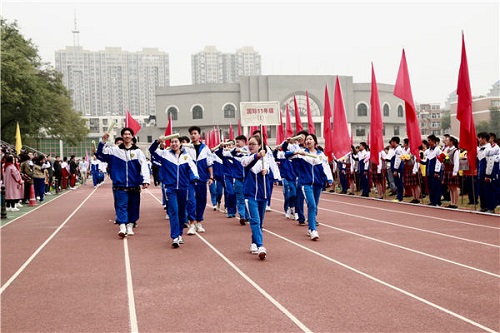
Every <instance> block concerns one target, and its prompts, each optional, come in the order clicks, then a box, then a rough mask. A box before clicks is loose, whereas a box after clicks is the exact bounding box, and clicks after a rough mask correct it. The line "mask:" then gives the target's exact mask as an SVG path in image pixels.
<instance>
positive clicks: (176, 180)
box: [149, 138, 198, 248]
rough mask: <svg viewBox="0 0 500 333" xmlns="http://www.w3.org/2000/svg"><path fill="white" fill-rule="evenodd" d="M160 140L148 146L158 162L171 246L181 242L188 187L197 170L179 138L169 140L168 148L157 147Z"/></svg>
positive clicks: (195, 176)
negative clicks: (163, 187)
mask: <svg viewBox="0 0 500 333" xmlns="http://www.w3.org/2000/svg"><path fill="white" fill-rule="evenodd" d="M159 144H160V142H159V141H155V142H153V144H152V145H151V147H149V152H150V153H151V156H153V157H154V159H155V160H156V161H158V162H160V164H161V166H160V170H159V173H160V178H161V180H162V183H163V185H164V186H165V195H166V196H167V198H168V200H167V203H168V210H167V211H168V216H169V220H170V237H171V238H172V247H174V248H178V247H179V245H180V244H183V243H184V241H183V239H182V230H183V228H184V221H185V214H186V204H187V200H188V189H189V186H190V184H191V183H193V182H194V181H196V180H197V179H198V170H197V168H196V165H195V164H194V162H193V160H192V158H191V156H190V155H189V154H188V153H187V152H186V150H185V149H183V148H181V143H180V141H179V138H173V139H171V140H170V149H163V150H162V149H159V148H158V146H159Z"/></svg>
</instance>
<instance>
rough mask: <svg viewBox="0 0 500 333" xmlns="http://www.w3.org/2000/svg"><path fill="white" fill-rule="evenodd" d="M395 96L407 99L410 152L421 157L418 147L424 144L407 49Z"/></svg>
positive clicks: (399, 72) (402, 58)
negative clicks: (411, 82)
mask: <svg viewBox="0 0 500 333" xmlns="http://www.w3.org/2000/svg"><path fill="white" fill-rule="evenodd" d="M394 96H396V97H399V98H401V99H402V100H404V101H405V114H406V135H407V136H408V141H409V144H410V152H411V153H412V154H413V155H414V156H415V157H416V158H417V159H419V156H420V150H419V149H418V147H419V146H420V145H421V144H422V135H421V134H420V133H421V132H420V125H419V123H418V119H417V112H416V111H415V103H413V96H412V93H411V85H410V75H409V73H408V65H407V64H406V56H405V50H404V49H403V55H402V56H401V64H400V65H399V71H398V78H397V80H396V85H395V86H394Z"/></svg>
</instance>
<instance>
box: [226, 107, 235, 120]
mask: <svg viewBox="0 0 500 333" xmlns="http://www.w3.org/2000/svg"><path fill="white" fill-rule="evenodd" d="M235 117H236V108H235V107H234V105H233V104H226V105H224V118H235Z"/></svg>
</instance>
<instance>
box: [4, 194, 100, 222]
mask: <svg viewBox="0 0 500 333" xmlns="http://www.w3.org/2000/svg"><path fill="white" fill-rule="evenodd" d="M67 193H70V192H68V191H67V192H65V193H63V194H58V195H57V197H55V198H53V199H52V200H50V201H47V202H45V203H44V204H37V207H36V208H33V209H32V210H29V211H27V212H25V213H23V214H22V215H19V216H18V217H16V218H15V219H13V220H11V221H9V222H6V223H5V224H2V225H1V226H0V229H2V228H3V227H5V226H7V225H9V224H11V223H12V222H15V221H17V220H19V219H20V218H21V217H24V216H26V215H28V214H31V213H32V212H34V211H36V210H38V209H40V208H42V207H45V206H47V205H50V204H51V203H52V202H53V201H55V200H57V199H59V198H60V197H62V196H63V195H65V194H67ZM92 193H93V192H92Z"/></svg>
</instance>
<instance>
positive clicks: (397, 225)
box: [276, 199, 500, 248]
mask: <svg viewBox="0 0 500 333" xmlns="http://www.w3.org/2000/svg"><path fill="white" fill-rule="evenodd" d="M276 200H278V201H283V200H282V199H276ZM318 209H321V210H324V211H327V212H332V213H338V214H342V215H347V216H350V217H355V218H359V219H363V220H368V221H372V222H377V223H383V224H389V225H392V226H395V227H399V228H405V229H411V230H416V231H420V232H426V233H429V234H434V235H438V236H443V237H448V238H453V239H458V240H461V241H464V242H469V243H475V244H480V245H485V246H491V247H494V248H500V245H496V244H490V243H485V242H480V241H476V240H472V239H467V238H462V237H458V236H453V235H448V234H443V233H441V232H437V231H431V230H426V229H421V228H417V227H410V226H407V225H402V224H397V223H393V222H387V221H382V220H377V219H372V218H370V217H366V216H361V215H355V214H350V213H345V212H341V211H338V210H333V209H327V208H322V207H318Z"/></svg>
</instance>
